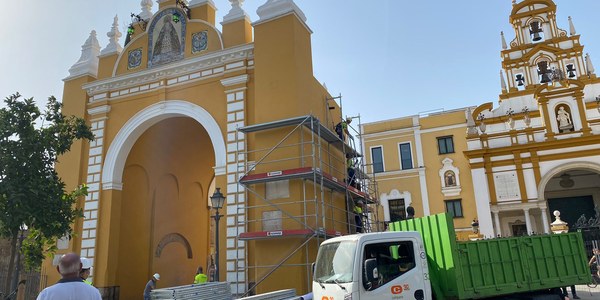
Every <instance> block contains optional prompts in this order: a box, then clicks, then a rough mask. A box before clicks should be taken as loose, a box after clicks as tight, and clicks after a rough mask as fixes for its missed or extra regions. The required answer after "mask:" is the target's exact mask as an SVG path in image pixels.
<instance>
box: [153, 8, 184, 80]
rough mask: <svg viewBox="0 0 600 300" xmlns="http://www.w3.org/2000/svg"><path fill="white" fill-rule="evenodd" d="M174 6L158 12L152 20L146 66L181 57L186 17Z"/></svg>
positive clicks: (164, 62)
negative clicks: (182, 16)
mask: <svg viewBox="0 0 600 300" xmlns="http://www.w3.org/2000/svg"><path fill="white" fill-rule="evenodd" d="M177 16H181V13H180V12H179V10H177V9H175V8H171V9H166V10H163V11H161V12H160V13H158V15H157V16H156V17H155V18H154V20H153V21H152V24H151V25H150V30H149V37H148V43H149V45H148V67H149V68H151V67H154V66H158V65H163V64H167V63H170V62H173V61H177V60H181V59H183V50H184V49H185V25H186V19H185V18H181V17H177Z"/></svg>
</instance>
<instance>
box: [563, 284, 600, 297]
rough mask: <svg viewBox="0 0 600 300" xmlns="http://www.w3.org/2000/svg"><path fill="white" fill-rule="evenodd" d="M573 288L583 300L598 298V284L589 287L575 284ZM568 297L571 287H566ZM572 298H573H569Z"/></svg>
mask: <svg viewBox="0 0 600 300" xmlns="http://www.w3.org/2000/svg"><path fill="white" fill-rule="evenodd" d="M575 290H576V291H577V296H579V298H581V299H583V300H600V285H598V286H596V287H595V288H590V287H589V286H587V285H577V286H575ZM567 291H568V292H569V297H570V296H571V289H570V288H568V289H567ZM569 299H573V298H569Z"/></svg>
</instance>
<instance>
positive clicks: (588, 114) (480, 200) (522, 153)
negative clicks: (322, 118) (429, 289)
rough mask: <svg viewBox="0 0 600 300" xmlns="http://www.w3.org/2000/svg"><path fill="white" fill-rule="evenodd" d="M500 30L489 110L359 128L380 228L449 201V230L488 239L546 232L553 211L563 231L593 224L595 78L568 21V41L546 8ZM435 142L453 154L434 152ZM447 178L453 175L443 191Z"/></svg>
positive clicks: (523, 11)
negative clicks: (475, 224) (473, 225)
mask: <svg viewBox="0 0 600 300" xmlns="http://www.w3.org/2000/svg"><path fill="white" fill-rule="evenodd" d="M509 21H510V24H511V25H512V26H513V28H514V38H513V39H512V40H511V41H510V43H507V42H506V40H505V36H504V34H503V33H502V35H501V38H502V39H501V42H502V48H503V49H502V51H501V57H502V71H501V73H500V80H501V81H500V82H501V88H502V91H501V94H500V95H499V103H498V106H497V107H494V104H493V103H491V102H490V103H485V104H482V105H479V106H477V107H469V108H466V109H460V110H458V111H454V112H452V111H451V112H442V113H438V114H431V115H429V116H426V117H420V116H410V117H405V118H399V119H394V120H387V121H380V122H374V123H370V124H365V125H364V129H363V132H364V136H363V142H364V144H365V148H366V149H369V151H366V152H367V155H368V156H367V162H368V164H371V165H372V167H371V168H372V169H373V170H374V171H375V172H376V176H375V177H376V178H377V179H378V183H379V194H380V199H381V203H382V205H383V209H384V210H385V212H386V213H385V220H386V221H389V220H394V215H397V214H399V213H398V212H395V210H397V209H402V205H404V206H407V205H408V204H409V203H410V204H411V205H412V206H413V207H414V208H415V210H416V212H417V215H420V214H423V215H427V214H433V213H438V212H443V211H445V210H447V211H451V212H453V211H455V206H454V205H452V204H449V203H450V202H449V201H456V199H460V200H461V207H462V210H463V212H462V215H463V216H464V217H461V218H456V219H455V226H456V227H457V228H459V229H460V230H466V228H467V227H468V226H469V223H470V222H471V221H472V219H473V218H477V219H478V220H479V226H480V231H481V233H482V234H483V235H485V236H487V237H492V236H498V235H500V236H514V235H521V234H528V233H549V231H550V228H549V224H550V222H552V220H553V218H551V213H552V212H553V211H554V210H559V211H560V212H561V213H562V215H561V217H562V219H563V220H564V221H566V222H567V223H569V224H570V226H581V225H584V222H583V221H585V220H586V219H587V220H589V218H591V217H598V215H597V212H596V210H595V207H597V206H600V180H599V179H600V84H599V83H600V79H598V78H597V77H596V74H595V70H594V67H593V65H592V62H591V59H590V56H589V55H588V54H585V55H584V51H583V45H581V43H580V36H579V35H578V34H577V33H576V30H575V26H574V25H573V22H572V20H571V17H569V19H568V21H569V27H570V28H569V31H568V32H567V31H566V30H563V29H560V28H558V26H557V22H556V5H555V3H554V2H553V1H551V0H525V1H521V2H519V3H516V1H515V2H514V3H513V7H512V12H511V15H510V16H509ZM463 112H464V113H465V114H463ZM444 137H451V140H452V142H453V145H454V150H455V151H454V153H442V152H443V151H442V146H440V145H439V142H440V140H441V139H444ZM436 142H438V143H436ZM403 149H405V151H403ZM403 153H406V155H403ZM405 161H406V162H405ZM378 164H379V166H378ZM448 171H452V172H454V174H455V175H456V187H453V188H452V189H451V190H448V187H447V183H446V182H445V181H444V176H445V175H444V174H445V172H448ZM445 189H446V190H447V191H452V192H445V191H444V190H445ZM400 200H402V201H400ZM396 203H401V204H402V205H397V204H396ZM444 204H445V205H444ZM400 214H402V212H400ZM583 215H585V216H584V218H581V217H582V216H583ZM457 234H458V235H459V236H460V234H461V233H460V231H459V232H457ZM463 238H464V236H463Z"/></svg>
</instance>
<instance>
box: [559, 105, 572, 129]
mask: <svg viewBox="0 0 600 300" xmlns="http://www.w3.org/2000/svg"><path fill="white" fill-rule="evenodd" d="M556 120H557V121H558V128H559V129H560V130H562V131H566V132H568V131H570V129H571V128H573V124H571V117H570V116H569V113H568V112H567V111H566V110H565V107H564V106H560V107H559V108H558V112H557V113H556Z"/></svg>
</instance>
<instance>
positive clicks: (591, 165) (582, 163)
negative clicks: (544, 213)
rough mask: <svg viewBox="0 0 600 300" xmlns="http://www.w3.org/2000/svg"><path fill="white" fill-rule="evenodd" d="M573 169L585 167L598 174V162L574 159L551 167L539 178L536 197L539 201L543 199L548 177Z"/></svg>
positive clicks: (599, 170) (599, 172)
mask: <svg viewBox="0 0 600 300" xmlns="http://www.w3.org/2000/svg"><path fill="white" fill-rule="evenodd" d="M573 169H585V170H590V171H594V172H596V173H598V174H600V164H596V163H592V162H587V161H575V162H567V163H564V164H561V165H558V166H556V167H554V168H552V169H551V170H549V171H548V172H546V174H545V175H544V176H543V177H542V179H541V180H540V183H539V185H538V199H539V200H540V201H545V196H544V191H545V190H546V186H547V185H548V182H549V181H550V179H552V178H553V177H554V176H556V175H558V174H560V173H562V172H565V171H568V170H573Z"/></svg>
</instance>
